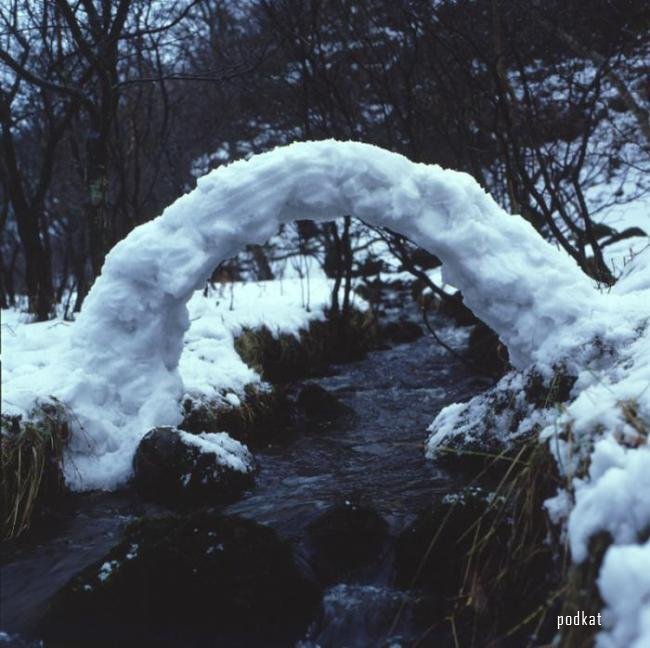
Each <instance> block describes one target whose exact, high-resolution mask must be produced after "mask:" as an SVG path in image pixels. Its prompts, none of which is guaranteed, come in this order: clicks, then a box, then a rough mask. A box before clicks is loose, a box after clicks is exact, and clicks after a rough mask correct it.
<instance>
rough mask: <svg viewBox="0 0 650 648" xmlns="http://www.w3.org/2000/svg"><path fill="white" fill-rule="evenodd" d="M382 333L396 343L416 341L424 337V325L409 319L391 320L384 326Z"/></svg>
mask: <svg viewBox="0 0 650 648" xmlns="http://www.w3.org/2000/svg"><path fill="white" fill-rule="evenodd" d="M382 334H383V336H384V337H385V338H388V339H389V340H390V341H391V342H394V343H396V344H403V343H406V342H414V341H415V340H417V339H418V338H420V337H422V335H423V331H422V327H421V326H420V325H419V324H416V323H415V322H411V321H409V320H399V321H397V322H390V323H389V324H386V325H385V326H384V327H383V328H382Z"/></svg>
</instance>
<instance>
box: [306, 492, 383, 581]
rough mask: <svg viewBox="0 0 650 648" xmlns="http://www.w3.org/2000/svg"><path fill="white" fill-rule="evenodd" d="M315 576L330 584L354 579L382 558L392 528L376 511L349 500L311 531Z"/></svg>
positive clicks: (323, 516)
mask: <svg viewBox="0 0 650 648" xmlns="http://www.w3.org/2000/svg"><path fill="white" fill-rule="evenodd" d="M307 540H308V546H309V550H310V552H311V554H312V556H313V558H312V565H313V568H314V572H315V573H316V574H317V575H318V577H319V578H320V579H321V580H322V581H323V582H326V583H333V582H339V581H344V580H349V579H350V578H354V577H355V576H356V575H358V574H359V572H360V571H362V570H363V569H364V568H365V567H368V566H369V565H373V564H374V563H376V561H377V560H378V559H379V558H380V557H381V555H382V553H383V551H384V549H385V546H386V542H387V540H388V524H387V523H386V521H385V520H384V519H383V518H382V517H381V516H380V515H379V513H377V512H376V511H375V510H373V509H371V508H369V507H367V506H363V505H361V504H356V503H354V502H351V501H349V500H346V502H345V503H344V504H341V505H338V506H334V507H332V508H330V509H328V510H327V511H325V512H324V513H323V514H322V515H320V516H319V517H318V518H316V519H315V520H314V521H313V522H311V523H310V524H309V526H308V527H307Z"/></svg>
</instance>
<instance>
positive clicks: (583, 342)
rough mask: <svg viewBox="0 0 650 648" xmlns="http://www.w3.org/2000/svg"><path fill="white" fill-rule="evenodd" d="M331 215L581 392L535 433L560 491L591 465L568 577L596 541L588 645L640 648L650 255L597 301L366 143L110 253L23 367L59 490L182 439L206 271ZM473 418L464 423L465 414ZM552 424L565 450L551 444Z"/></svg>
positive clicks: (441, 430) (271, 170)
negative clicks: (173, 437)
mask: <svg viewBox="0 0 650 648" xmlns="http://www.w3.org/2000/svg"><path fill="white" fill-rule="evenodd" d="M343 215H352V216H356V217H358V218H361V219H363V220H365V221H367V222H370V223H373V224H377V225H381V226H386V227H389V228H390V229H391V230H394V231H396V232H398V233H400V234H403V235H404V236H406V237H407V238H409V239H410V240H411V241H413V242H415V243H417V244H418V245H420V246H421V247H423V248H425V249H427V250H428V251H429V252H432V253H434V254H435V255H436V256H438V257H439V258H440V259H441V261H442V262H443V273H444V281H445V282H447V283H450V284H452V285H454V286H456V287H458V288H459V289H460V290H461V291H462V293H463V295H464V299H465V303H466V304H467V306H468V307H469V308H471V310H472V311H473V312H474V313H475V314H476V315H477V316H478V317H480V318H481V319H482V320H484V321H485V322H486V323H487V324H488V325H489V326H491V327H492V328H493V329H494V330H495V331H496V332H497V333H498V334H499V336H500V338H501V340H502V341H503V342H504V343H505V344H506V346H507V347H508V350H509V352H510V358H511V361H512V363H513V364H514V366H515V367H516V368H517V369H518V370H524V369H526V368H530V367H532V366H535V367H536V369H537V370H538V371H539V372H540V373H542V374H544V375H549V374H550V373H551V372H552V368H553V366H554V365H555V364H556V363H558V362H563V363H564V364H565V365H566V366H567V368H568V370H569V371H570V372H571V374H572V375H576V376H577V377H578V380H577V382H576V384H575V386H574V388H573V392H572V396H571V401H570V403H569V404H568V405H567V407H566V409H564V410H563V411H557V412H556V413H555V415H554V416H553V419H552V420H545V421H543V423H544V431H543V432H542V437H543V439H547V440H549V443H551V446H552V447H553V448H554V452H555V456H556V458H557V460H558V463H559V465H560V468H561V470H562V471H564V474H565V475H568V476H569V477H571V476H572V474H573V473H572V470H573V469H574V467H575V465H576V464H575V462H577V461H578V459H579V458H580V456H585V455H586V456H589V455H590V454H591V453H592V452H593V455H592V460H591V468H590V471H589V474H588V475H587V476H586V477H583V478H582V479H580V480H578V478H577V477H576V479H575V484H574V488H575V506H574V508H573V510H572V511H565V515H566V516H568V532H569V540H570V543H571V547H572V551H573V555H574V558H575V559H576V560H581V557H582V556H583V555H584V551H585V546H586V545H585V543H586V541H587V540H588V538H589V536H590V535H591V534H592V533H594V532H595V531H598V530H600V529H606V530H608V531H609V532H610V533H611V535H612V538H613V545H612V547H610V549H609V550H608V552H607V555H606V557H605V561H604V565H603V569H602V571H601V575H600V580H599V586H600V591H601V595H602V597H603V600H604V601H605V604H606V608H605V610H604V614H603V619H604V622H605V629H604V632H602V633H601V634H600V635H599V639H598V641H599V645H601V646H621V645H629V646H636V647H637V648H642V647H644V646H650V582H649V581H648V578H647V574H648V573H650V570H647V571H646V572H644V573H645V574H646V576H641V575H639V574H638V573H637V574H636V575H634V573H633V572H634V565H642V564H647V565H650V542H645V544H641V537H642V535H643V533H647V532H648V530H650V505H648V502H650V490H648V488H646V489H645V491H643V490H642V488H643V484H647V483H648V475H650V448H649V447H648V439H647V437H643V428H642V426H640V425H637V424H635V420H636V421H646V422H647V421H648V420H649V419H650V388H649V387H648V386H649V385H650V336H649V333H648V331H649V327H648V318H649V316H650V312H649V307H648V304H650V276H649V275H650V273H649V272H648V268H649V267H650V263H649V261H648V259H649V254H650V252H648V251H646V252H645V253H642V254H641V255H640V256H639V257H637V260H636V262H635V264H634V265H633V266H632V267H631V268H630V269H629V270H628V271H627V273H626V276H625V277H624V278H623V279H622V280H621V281H620V282H619V283H618V284H617V285H616V287H615V288H614V289H613V290H612V291H611V292H610V293H609V294H603V293H601V292H599V291H598V290H597V289H596V288H595V287H594V286H593V285H592V282H591V280H590V279H589V278H588V277H586V276H585V275H584V274H583V273H582V272H581V271H580V269H579V268H578V267H577V265H576V264H575V262H574V261H573V260H572V259H570V258H569V257H568V256H567V255H566V254H565V253H564V252H562V251H560V250H558V249H557V248H555V247H554V246H553V245H551V244H549V243H547V242H546V241H545V240H544V239H543V238H542V237H541V236H539V235H538V234H537V232H535V230H534V229H533V227H532V226H531V225H530V224H529V223H528V222H526V221H525V220H524V219H523V218H519V217H516V216H511V215H509V214H507V213H506V212H504V211H503V210H502V209H501V208H500V207H499V206H498V205H497V203H496V202H495V201H494V200H493V199H492V198H491V197H490V196H489V195H488V194H487V193H486V192H485V191H484V190H483V189H482V188H481V187H480V186H479V185H478V183H477V182H476V181H475V180H474V179H473V178H472V177H471V176H469V175H467V174H464V173H458V172H454V171H449V170H444V169H442V168H440V167H438V166H433V165H425V164H415V163H413V162H411V161H409V160H408V159H406V158H404V157H403V156H401V155H397V154H395V153H390V152H388V151H385V150H383V149H380V148H377V147H374V146H370V145H367V144H362V143H356V142H337V141H332V140H328V141H321V142H305V143H296V144H292V145H290V146H286V147H282V148H278V149H275V150H274V151H271V152H269V153H265V154H262V155H256V156H253V157H252V158H250V159H249V160H247V161H240V162H236V163H234V164H230V165H228V166H224V167H220V168H219V169H217V170H215V171H212V172H211V173H209V174H208V175H206V176H204V177H203V178H201V179H199V181H198V185H197V188H196V189H195V190H193V191H191V192H190V193H188V194H186V195H184V196H182V197H181V198H179V199H178V200H177V201H176V202H174V203H173V204H172V205H170V206H169V207H168V208H167V209H165V211H164V212H163V213H162V215H160V216H159V217H158V218H156V219H155V220H153V221H150V222H148V223H145V224H144V225H141V226H140V227H138V228H136V229H135V230H133V231H132V232H131V234H130V235H129V236H128V237H127V238H126V239H124V240H123V241H121V242H120V243H118V244H117V245H116V246H115V247H114V248H113V250H111V252H110V253H109V254H108V256H107V257H106V262H105V264H104V267H103V270H102V274H101V276H100V277H99V279H98V280H97V281H96V282H95V284H94V286H93V288H92V290H91V291H90V293H89V295H88V297H87V299H86V301H85V303H84V307H83V310H82V312H81V314H80V316H79V318H78V320H77V321H76V322H75V323H74V324H73V325H70V326H68V327H67V328H68V329H69V332H68V333H69V334H67V335H62V336H61V339H60V340H59V341H58V343H59V346H58V347H57V349H56V353H52V354H51V355H49V356H48V357H41V358H40V359H39V361H38V362H40V365H41V366H39V367H38V375H39V376H40V379H39V380H40V382H39V384H38V392H39V395H40V396H42V397H46V396H54V397H56V398H58V399H60V400H61V401H62V402H64V403H65V404H66V405H67V406H68V407H69V408H70V411H71V412H73V413H74V420H73V422H72V424H73V437H72V442H71V445H70V449H69V457H68V458H69V459H70V461H68V462H67V464H66V466H67V467H68V471H67V478H68V480H69V483H70V485H71V486H72V487H73V488H76V489H89V488H113V487H115V486H117V485H119V484H120V483H123V482H124V481H125V480H126V479H127V478H128V477H129V476H130V472H131V460H132V457H133V453H134V451H135V448H136V446H137V443H138V441H139V440H140V439H141V438H142V436H143V435H144V434H145V433H146V432H147V431H148V430H149V429H151V428H152V427H155V426H159V425H172V426H173V425H176V424H178V423H179V422H180V420H181V412H180V401H181V398H182V396H183V393H184V385H183V381H182V379H181V373H180V371H179V361H180V358H181V353H182V351H183V345H184V342H183V340H184V335H185V333H186V331H187V330H188V328H189V326H190V320H189V317H188V308H187V303H188V301H189V300H190V298H191V297H192V295H193V294H194V291H195V290H197V289H199V288H202V287H203V285H204V283H205V281H206V280H207V279H208V277H209V276H210V274H211V273H212V271H213V269H214V268H215V267H216V266H217V265H218V264H219V263H220V262H221V261H223V260H226V259H228V258H230V257H232V256H233V255H235V254H236V253H237V252H238V251H240V250H241V249H242V248H243V247H244V246H245V245H247V244H251V243H263V242H265V241H266V240H267V239H269V238H270V237H271V236H272V235H273V234H274V233H275V232H276V230H277V228H278V225H279V224H280V223H283V222H287V221H291V220H294V219H306V218H311V219H314V220H320V221H322V220H331V219H334V218H336V217H339V216H343ZM271 308H272V306H271V305H269V309H271ZM269 319H270V320H271V321H272V320H273V316H272V314H271V313H270V312H269ZM229 335H232V332H230V333H229ZM195 341H196V344H197V345H199V346H200V341H198V339H197V340H195ZM220 348H222V347H220V346H219V342H218V340H215V342H214V343H211V345H210V346H209V349H207V351H206V353H207V354H208V356H209V357H210V358H211V360H210V362H211V363H212V365H213V369H214V370H215V371H216V372H217V373H218V372H219V371H220V367H221V366H222V368H223V371H229V370H230V369H229V368H232V363H230V364H229V363H228V362H224V364H223V365H220V356H219V349H220ZM224 348H225V347H224ZM603 350H604V351H603ZM227 353H228V352H224V355H227ZM210 354H212V355H210ZM235 373H236V372H235ZM237 376H238V377H241V374H237ZM238 379H239V378H238ZM28 380H29V376H27V377H26V374H23V375H22V376H21V375H18V373H16V375H15V376H14V377H12V378H11V379H10V380H7V381H6V382H5V384H4V390H3V392H4V393H3V409H4V407H5V404H4V401H6V407H7V409H8V410H11V408H14V409H16V408H17V409H18V410H21V409H22V410H23V411H27V408H28V403H27V402H26V401H25V394H28V393H29V390H26V381H28ZM504 380H506V379H504ZM507 380H508V381H509V384H510V385H512V384H513V383H512V380H513V378H512V377H510V378H508V377H507ZM227 383H228V381H227V380H224V381H223V385H221V386H223V387H229V385H228V384H227ZM234 387H236V386H234ZM234 387H233V388H234ZM21 390H22V391H21ZM21 394H22V396H21ZM479 398H480V397H479ZM472 407H473V408H474V409H473V410H472V411H473V412H479V411H480V402H479V401H477V402H476V403H474V405H472ZM630 411H633V412H634V416H633V417H632V416H631V415H630ZM468 412H469V414H468ZM467 415H471V412H470V410H468V406H466V405H457V404H456V405H452V406H450V407H449V408H446V409H445V410H443V411H442V412H441V413H440V414H439V415H438V417H437V418H436V421H434V423H433V425H432V437H431V438H432V441H431V442H430V444H429V447H428V452H429V454H435V447H436V445H437V444H440V443H442V442H443V441H444V439H445V437H446V436H447V435H448V434H453V433H454V430H455V429H456V427H457V423H458V422H459V421H460V420H461V418H462V417H463V416H467ZM567 425H570V426H571V428H572V434H573V439H574V442H575V444H576V446H575V447H572V448H567V447H566V446H565V445H563V443H562V442H560V440H559V439H557V438H556V437H555V436H554V435H555V434H556V432H557V430H560V429H563V428H565V427H566V426H567ZM645 429H646V430H647V427H646V428H645ZM644 495H645V497H644ZM562 501H564V502H565V503H567V505H570V503H571V498H567V497H563V496H562V495H560V498H559V499H557V500H556V501H555V506H552V507H551V508H552V509H553V512H554V516H555V517H557V518H558V519H560V518H561V517H562V515H561V511H558V505H557V504H558V502H562ZM646 539H647V538H646ZM637 571H638V568H637ZM623 599H624V600H625V604H622V603H621V602H620V601H621V600H623Z"/></svg>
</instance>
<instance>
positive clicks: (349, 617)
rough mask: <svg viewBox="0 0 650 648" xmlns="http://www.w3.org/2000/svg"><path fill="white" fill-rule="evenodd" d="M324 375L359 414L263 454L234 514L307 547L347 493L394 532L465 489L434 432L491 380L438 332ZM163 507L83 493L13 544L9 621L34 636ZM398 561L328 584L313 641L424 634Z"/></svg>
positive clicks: (5, 618)
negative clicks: (395, 572) (56, 603)
mask: <svg viewBox="0 0 650 648" xmlns="http://www.w3.org/2000/svg"><path fill="white" fill-rule="evenodd" d="M435 324H436V326H437V327H439V330H440V332H441V334H442V335H443V336H444V337H445V338H446V339H447V340H448V341H450V342H451V343H452V344H453V345H454V346H457V347H459V346H462V344H463V342H464V339H465V333H464V332H463V331H461V330H459V329H457V328H453V327H452V326H449V325H445V322H444V321H442V320H438V321H437V322H436V323H435ZM315 382H318V384H320V385H321V386H323V387H325V388H326V389H327V390H329V391H330V392H331V393H333V394H335V395H336V396H337V397H338V398H339V399H340V400H341V401H342V402H343V403H344V404H345V405H347V406H348V407H349V408H350V410H351V412H350V414H349V415H345V416H343V417H342V418H340V419H338V420H337V421H336V422H334V423H331V424H327V425H315V426H313V428H311V429H310V428H307V429H306V430H304V433H302V434H300V435H299V436H298V437H297V438H296V439H295V440H294V441H292V442H291V443H289V444H288V445H282V446H277V447H270V448H268V449H265V450H262V451H259V452H258V453H257V455H256V456H257V459H258V462H259V465H260V473H259V476H258V479H257V482H256V485H255V488H254V489H252V490H251V491H250V492H248V493H247V494H246V495H245V496H244V498H243V499H242V500H240V501H239V502H237V503H236V504H233V505H231V506H229V507H227V508H226V512H228V513H236V514H239V515H242V516H244V517H248V518H251V519H254V520H256V521H258V522H261V523H264V524H268V525H270V526H272V527H273V528H274V529H276V530H277V531H278V533H279V534H280V535H281V536H283V537H286V538H288V539H290V540H291V541H293V542H294V543H295V544H296V546H297V547H298V546H299V544H300V540H301V537H302V536H303V534H304V529H305V527H306V526H307V525H308V524H309V523H310V522H311V521H312V520H313V519H315V518H316V517H317V516H318V515H319V514H320V513H321V512H322V511H323V510H325V509H326V508H328V507H330V506H332V505H333V504H338V503H342V502H343V501H344V500H346V499H350V498H354V499H355V500H362V501H363V502H364V503H367V504H369V505H371V506H372V507H373V508H375V509H376V510H377V511H378V512H379V513H380V514H381V515H382V516H383V517H384V518H385V519H386V521H387V522H388V524H389V526H390V530H391V533H393V534H397V533H399V531H400V530H401V529H403V528H404V526H405V525H406V524H408V523H409V521H411V520H412V519H413V518H414V516H415V515H416V514H417V512H418V511H419V510H420V509H422V508H424V507H425V506H426V504H427V503H429V502H431V501H433V500H435V499H436V498H440V497H441V495H443V494H444V493H447V492H448V491H449V490H451V489H454V488H458V487H459V486H461V485H462V483H461V480H460V479H459V478H458V477H456V476H454V475H452V474H450V473H449V472H447V471H445V470H444V469H441V468H440V467H438V466H436V465H435V463H433V462H429V461H426V460H425V459H424V451H423V443H424V440H425V438H426V428H427V426H428V425H429V423H430V422H431V420H432V418H433V416H434V415H435V414H436V413H437V412H438V411H439V410H440V409H441V408H442V407H443V406H444V405H446V404H448V403H452V402H457V401H464V400H467V399H468V398H470V397H471V396H472V395H474V394H475V393H477V392H478V391H480V390H482V389H484V388H485V387H486V383H485V380H484V379H481V378H479V377H477V376H476V375H475V374H472V373H471V372H470V371H468V370H467V369H466V367H465V366H463V364H462V363H460V362H459V361H458V360H456V359H454V358H453V357H450V356H449V355H448V353H447V352H446V351H445V350H443V349H441V348H440V347H439V346H438V345H437V344H436V343H435V342H434V341H433V340H432V338H430V337H429V336H425V337H422V338H420V339H419V340H417V341H415V342H412V343H408V344H401V345H397V346H394V347H392V348H390V349H387V350H382V351H375V352H372V353H370V354H369V355H368V356H367V357H366V358H365V359H364V360H362V361H359V362H356V363H351V364H345V365H338V366H336V367H334V372H333V375H331V376H328V377H325V378H321V379H318V380H317V381H315ZM157 510H158V509H157V507H152V506H149V505H145V504H143V503H141V502H139V501H138V500H137V499H136V498H134V497H133V496H129V495H124V494H95V495H84V496H78V497H75V498H71V502H70V504H69V507H68V510H66V511H63V512H61V513H60V515H59V516H58V517H57V518H56V520H54V521H52V520H50V521H48V525H47V528H42V529H37V530H36V531H35V532H34V533H32V534H31V539H29V540H28V541H26V542H25V541H23V542H21V543H20V544H17V545H14V546H11V545H9V546H8V547H5V549H4V555H3V564H2V571H1V574H0V575H1V578H2V581H1V587H0V610H1V621H0V628H2V630H5V631H7V632H9V633H14V632H20V633H22V632H28V631H29V628H30V625H31V624H32V623H33V620H34V619H35V618H37V617H38V615H39V613H40V611H41V610H42V608H43V606H44V605H45V604H46V603H47V600H48V598H49V597H51V596H52V594H54V592H56V591H57V589H59V588H60V587H61V586H62V585H64V584H65V582H67V581H68V580H69V579H70V578H71V577H72V576H74V575H75V574H76V573H78V572H79V571H80V570H81V569H83V568H84V567H85V566H87V565H89V564H91V563H93V562H95V561H96V560H98V559H99V558H101V557H102V556H103V555H104V554H105V553H106V552H107V551H108V550H109V549H110V548H111V547H112V546H114V544H116V542H117V541H118V540H119V537H120V533H121V531H122V529H123V528H124V526H125V524H126V523H127V522H128V521H129V520H132V519H133V518H134V517H136V516H139V515H142V514H147V513H152V512H156V511H157ZM389 563H390V559H389V558H387V560H386V564H384V565H382V567H381V568H379V569H377V570H376V573H372V574H368V575H367V576H366V577H365V578H364V580H363V582H359V583H356V584H351V583H347V584H346V583H340V584H335V585H334V586H333V587H331V588H329V589H328V590H327V591H326V592H325V595H324V599H323V604H322V609H321V613H320V616H319V618H318V620H316V621H315V622H314V624H313V626H312V628H311V629H310V634H309V639H308V640H306V641H305V642H303V644H302V645H303V646H304V648H307V647H315V646H369V645H380V643H383V642H385V640H386V638H387V636H388V635H389V634H390V635H391V636H393V637H395V641H400V640H401V641H404V642H406V644H408V642H409V641H411V642H412V641H413V639H414V638H415V637H416V635H417V633H418V632H420V631H421V628H418V627H417V624H414V623H411V621H410V617H411V611H412V605H411V603H412V602H414V601H412V596H411V594H409V593H404V592H399V591H396V590H393V589H391V587H390V584H389V583H390V564H389ZM398 611H400V613H399V614H398ZM391 626H393V627H391ZM389 643H390V642H389ZM0 645H2V640H1V636H0Z"/></svg>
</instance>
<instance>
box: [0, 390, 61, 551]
mask: <svg viewBox="0 0 650 648" xmlns="http://www.w3.org/2000/svg"><path fill="white" fill-rule="evenodd" d="M1 425H2V435H1V443H2V492H1V493H0V501H1V504H2V538H3V539H9V538H14V537H17V536H19V535H20V534H22V533H24V532H25V531H26V530H27V529H28V528H29V526H30V524H31V521H32V519H33V516H34V513H35V511H36V510H37V509H38V508H39V506H40V505H41V504H43V503H44V502H45V501H48V500H51V499H52V498H53V497H54V496H55V495H58V494H60V493H61V492H62V491H63V474H62V469H61V462H62V455H63V450H64V448H65V445H66V443H67V440H68V436H69V434H68V424H67V417H66V415H65V412H64V410H63V408H62V407H61V406H60V405H59V404H56V403H48V404H41V405H39V406H38V407H36V408H35V409H34V411H33V412H32V413H31V415H30V418H29V419H28V420H26V421H25V420H23V419H22V418H21V417H20V416H5V415H2V417H1Z"/></svg>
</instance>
